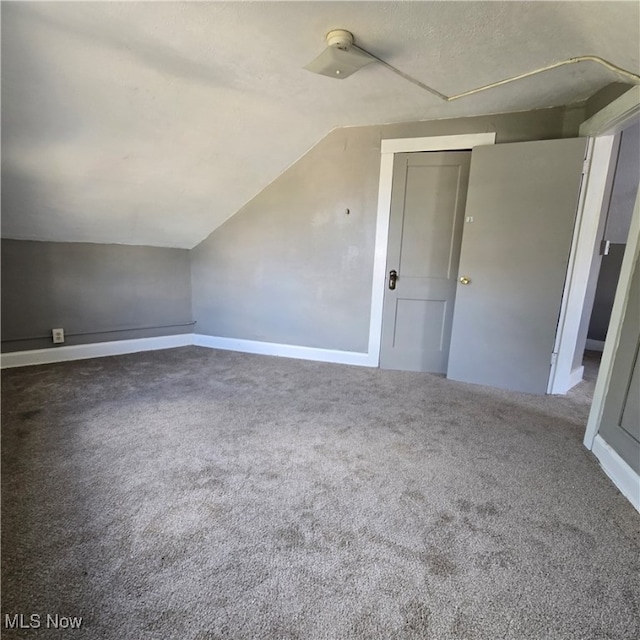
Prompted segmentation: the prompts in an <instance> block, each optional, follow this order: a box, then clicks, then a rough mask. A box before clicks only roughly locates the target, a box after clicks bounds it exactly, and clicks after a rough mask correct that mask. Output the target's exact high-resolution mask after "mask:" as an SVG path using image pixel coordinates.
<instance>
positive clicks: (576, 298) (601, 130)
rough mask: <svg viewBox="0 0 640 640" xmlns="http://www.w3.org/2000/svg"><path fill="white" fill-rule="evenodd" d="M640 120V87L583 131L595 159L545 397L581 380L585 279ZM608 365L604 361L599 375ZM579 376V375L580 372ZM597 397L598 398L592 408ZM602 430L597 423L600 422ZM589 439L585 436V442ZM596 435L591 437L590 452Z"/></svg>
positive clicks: (579, 217)
mask: <svg viewBox="0 0 640 640" xmlns="http://www.w3.org/2000/svg"><path fill="white" fill-rule="evenodd" d="M638 116H640V86H635V87H632V88H631V89H629V91H627V92H625V93H623V94H622V95H621V96H620V97H619V98H617V99H616V100H614V101H613V102H611V103H610V104H608V105H607V106H606V107H604V108H603V109H602V110H600V111H598V112H597V113H595V114H594V115H593V116H592V117H591V118H589V119H588V120H586V121H585V122H583V123H582V124H581V125H580V129H579V135H580V136H583V137H584V136H588V137H589V147H590V148H591V150H592V156H591V158H587V169H586V171H585V175H584V178H583V180H584V182H583V193H581V196H580V200H581V206H579V209H578V213H577V215H576V225H575V229H574V239H573V242H572V247H571V255H570V259H569V267H568V270H567V278H566V281H565V288H564V294H563V296H562V306H561V312H560V318H559V322H558V331H557V334H556V341H555V345H554V349H553V351H554V353H555V354H556V356H555V358H554V361H553V362H552V365H551V369H550V373H549V384H548V387H547V393H558V394H565V393H567V391H569V389H571V387H572V386H574V385H575V384H577V383H578V382H580V380H581V379H582V377H581V376H579V379H576V376H575V373H576V372H572V366H573V357H574V354H575V350H576V347H577V346H578V345H577V338H578V332H579V326H580V319H581V317H582V309H583V306H584V298H585V294H586V290H587V278H588V274H589V271H590V268H591V262H592V260H593V250H594V247H595V242H596V240H597V231H598V223H599V221H600V215H601V213H602V207H603V201H604V197H605V195H606V179H607V174H608V172H609V167H610V164H611V162H612V161H613V160H614V158H612V148H613V143H614V137H615V134H616V133H618V132H619V131H621V130H622V129H623V128H624V127H625V126H626V125H627V124H629V123H630V122H631V121H633V120H635V119H636V118H638ZM603 364H605V360H604V356H603V360H602V361H601V365H600V367H601V368H600V371H601V372H602V371H603V368H602V366H603ZM578 373H579V371H578ZM595 401H596V397H595V396H594V402H595ZM598 424H599V421H598ZM585 437H586V436H585ZM594 437H595V432H594V433H593V435H592V436H590V438H589V441H590V444H589V445H587V443H586V440H585V446H587V447H588V448H591V444H592V443H593V438H594Z"/></svg>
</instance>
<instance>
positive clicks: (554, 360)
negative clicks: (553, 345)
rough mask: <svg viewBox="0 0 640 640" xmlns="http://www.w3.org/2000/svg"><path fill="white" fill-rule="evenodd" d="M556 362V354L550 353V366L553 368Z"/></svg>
mask: <svg viewBox="0 0 640 640" xmlns="http://www.w3.org/2000/svg"><path fill="white" fill-rule="evenodd" d="M557 360H558V353H557V352H556V351H553V352H552V353H551V366H553V365H554V364H555V363H556V362H557Z"/></svg>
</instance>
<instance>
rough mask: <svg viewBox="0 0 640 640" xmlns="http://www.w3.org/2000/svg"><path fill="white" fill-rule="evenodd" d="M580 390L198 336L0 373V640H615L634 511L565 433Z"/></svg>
mask: <svg viewBox="0 0 640 640" xmlns="http://www.w3.org/2000/svg"><path fill="white" fill-rule="evenodd" d="M587 377H588V378H589V379H588V380H587V381H585V382H583V383H581V384H580V385H579V386H578V387H577V388H576V389H575V390H574V391H572V392H571V393H570V394H569V395H567V396H566V397H535V396H530V395H526V394H519V393H509V392H503V391H497V390H493V389H489V388H485V387H481V386H472V385H466V384H461V383H455V382H451V381H447V380H445V379H443V378H442V377H439V376H434V375H428V374H416V373H405V372H396V371H380V370H372V369H366V368H358V367H348V366H341V365H331V364H324V363H314V362H301V361H294V360H288V359H279V358H271V357H265V356H254V355H248V354H239V353H228V352H221V351H213V350H208V349H204V348H198V347H185V348H180V349H171V350H167V351H161V352H148V353H141V354H133V355H127V356H118V357H111V358H102V359H94V360H85V361H81V362H72V363H63V364H55V365H46V366H38V367H28V368H22V369H12V370H5V371H3V373H2V391H3V398H2V508H3V521H2V550H3V557H2V578H3V580H2V587H3V589H2V591H3V594H2V595H3V603H2V614H3V615H2V626H3V629H2V631H3V634H2V637H3V638H78V639H80V638H87V639H89V638H90V639H94V638H96V639H97V638H105V639H113V640H116V639H117V640H123V639H129V638H131V639H143V638H154V639H155V638H158V639H160V638H166V639H173V638H175V639H176V640H177V639H179V640H189V639H200V640H204V639H208V640H214V639H215V640H222V639H234V640H236V639H237V640H244V639H260V640H294V639H295V640H307V639H308V640H321V639H322V640H342V639H345V640H351V639H353V640H356V639H357V640H376V639H393V640H409V639H423V638H434V639H443V640H446V639H448V638H456V639H458V638H474V639H481V638H486V639H488V640H497V639H502V638H514V639H515V638H518V639H520V638H522V639H535V640H550V639H554V638H559V639H574V638H584V639H592V638H612V639H613V638H615V639H629V640H631V639H634V638H637V637H638V636H639V635H640V634H639V631H640V627H639V601H640V595H639V594H640V579H639V576H640V571H639V568H640V554H639V550H640V529H639V523H640V516H638V514H637V513H636V512H635V510H634V509H633V508H632V507H631V505H630V504H629V503H628V502H627V501H626V500H625V499H624V498H623V497H622V496H621V495H620V494H619V493H618V491H617V490H616V489H615V487H614V486H613V485H612V484H611V483H610V481H609V480H608V479H607V478H606V477H605V476H604V474H603V473H602V471H601V470H600V468H599V466H598V464H597V462H596V461H595V459H594V458H593V457H592V455H591V454H590V453H589V452H588V451H586V450H585V449H584V448H583V446H582V444H581V441H582V437H583V433H584V426H585V424H586V419H587V415H588V409H589V398H590V393H591V390H592V388H593V377H594V374H593V366H592V365H590V367H588V375H587ZM20 613H21V614H24V615H25V618H24V619H23V620H24V621H25V623H27V624H28V621H29V618H28V616H29V615H31V614H37V615H40V616H41V617H40V619H39V620H40V625H41V626H40V628H38V629H23V630H15V629H14V630H11V629H8V628H7V621H8V620H9V622H11V621H13V622H15V620H16V619H15V617H12V616H15V614H20ZM6 614H9V616H10V617H9V619H7V618H6ZM47 614H49V615H51V616H55V615H59V616H80V617H82V626H81V628H80V629H73V630H72V629H66V630H61V629H55V628H53V627H52V628H48V629H47V628H46V625H47V623H49V624H50V626H51V623H52V622H54V621H55V618H53V619H47V617H46V616H47ZM35 620H38V619H37V618H36V619H35ZM58 620H60V619H58Z"/></svg>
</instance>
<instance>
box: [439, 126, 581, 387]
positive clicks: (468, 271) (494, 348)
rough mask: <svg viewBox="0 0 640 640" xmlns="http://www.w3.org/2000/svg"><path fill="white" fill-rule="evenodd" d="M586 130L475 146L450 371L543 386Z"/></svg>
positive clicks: (489, 381)
mask: <svg viewBox="0 0 640 640" xmlns="http://www.w3.org/2000/svg"><path fill="white" fill-rule="evenodd" d="M585 149H586V139H581V138H575V139H565V140H544V141H536V142H521V143H512V144H502V145H496V146H490V147H478V148H477V149H475V150H474V151H473V156H472V160H471V171H470V176H469V192H468V197H467V209H466V213H465V216H466V222H465V224H464V232H463V239H462V252H461V258H460V268H459V276H460V277H462V276H467V277H468V278H469V279H470V282H469V283H468V284H466V285H463V284H460V283H459V284H458V291H457V294H456V310H455V314H454V319H453V328H452V337H451V348H450V354H449V366H448V371H447V375H448V377H449V378H452V379H454V380H461V381H463V382H473V383H477V384H484V385H489V386H493V387H499V388H503V389H513V390H517V391H527V392H531V393H539V394H543V393H545V392H546V389H547V383H548V379H549V372H550V366H551V357H552V352H553V346H554V342H555V335H556V329H557V324H558V317H559V313H560V304H561V301H562V292H563V289H564V282H565V277H566V271H567V264H568V261H569V252H570V249H571V240H572V236H573V227H574V223H575V216H576V210H577V203H578V195H579V190H580V184H581V178H582V167H583V161H584V157H585Z"/></svg>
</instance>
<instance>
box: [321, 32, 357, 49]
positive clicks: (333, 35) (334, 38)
mask: <svg viewBox="0 0 640 640" xmlns="http://www.w3.org/2000/svg"><path fill="white" fill-rule="evenodd" d="M327 46H329V47H333V48H334V49H340V51H349V49H351V47H352V46H353V34H352V33H351V32H350V31H346V30H345V29H334V30H333V31H329V33H327Z"/></svg>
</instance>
